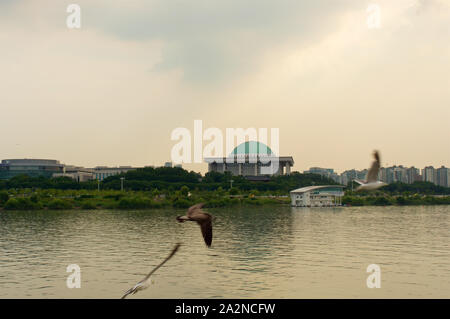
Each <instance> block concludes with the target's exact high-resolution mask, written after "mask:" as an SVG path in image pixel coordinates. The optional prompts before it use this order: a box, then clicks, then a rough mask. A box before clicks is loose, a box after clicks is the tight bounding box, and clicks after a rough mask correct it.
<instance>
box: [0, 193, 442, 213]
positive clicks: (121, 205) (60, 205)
mask: <svg viewBox="0 0 450 319" xmlns="http://www.w3.org/2000/svg"><path fill="white" fill-rule="evenodd" d="M200 202H204V203H206V205H205V206H206V207H232V206H263V205H285V206H289V205H290V198H289V197H288V196H287V195H285V196H273V195H270V194H261V193H258V192H257V191H253V192H248V193H246V194H239V195H232V194H230V192H228V191H225V190H223V189H219V190H216V191H192V192H191V191H189V189H187V188H182V189H181V190H179V191H175V192H166V193H160V192H159V191H157V190H153V191H151V192H150V191H147V192H146V191H113V190H110V191H89V190H29V189H25V190H11V191H9V192H0V210H38V209H49V210H63V209H64V210H69V209H85V210H95V209H153V208H188V207H190V206H191V205H194V204H196V203H200ZM342 204H343V205H344V206H391V205H395V206H404V205H450V196H436V195H420V194H414V195H387V194H377V195H370V194H365V195H354V194H351V195H345V196H344V197H343V198H342Z"/></svg>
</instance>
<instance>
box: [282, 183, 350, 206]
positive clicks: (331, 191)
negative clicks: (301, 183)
mask: <svg viewBox="0 0 450 319" xmlns="http://www.w3.org/2000/svg"><path fill="white" fill-rule="evenodd" d="M343 188H344V186H342V185H322V186H308V187H302V188H298V189H294V190H293V191H291V192H290V195H291V206H295V207H331V206H340V205H342V196H344V191H343Z"/></svg>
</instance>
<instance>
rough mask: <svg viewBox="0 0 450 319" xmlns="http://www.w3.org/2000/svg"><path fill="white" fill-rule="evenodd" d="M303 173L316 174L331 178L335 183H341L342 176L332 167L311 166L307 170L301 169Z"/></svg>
mask: <svg viewBox="0 0 450 319" xmlns="http://www.w3.org/2000/svg"><path fill="white" fill-rule="evenodd" d="M303 173H304V174H317V175H320V176H324V177H327V178H330V179H332V180H333V181H335V182H336V183H342V178H341V177H340V176H339V175H338V174H336V173H335V172H334V170H333V169H332V168H322V167H311V168H310V169H309V170H307V171H303Z"/></svg>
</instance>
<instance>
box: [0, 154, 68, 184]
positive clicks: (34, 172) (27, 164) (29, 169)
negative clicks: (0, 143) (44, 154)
mask: <svg viewBox="0 0 450 319" xmlns="http://www.w3.org/2000/svg"><path fill="white" fill-rule="evenodd" d="M63 168H64V165H63V164H61V163H60V162H59V161H57V160H50V159H27V158H24V159H6V160H2V162H1V164H0V179H9V178H11V177H14V176H17V175H28V176H31V177H37V176H44V177H52V176H53V174H55V173H62V172H63Z"/></svg>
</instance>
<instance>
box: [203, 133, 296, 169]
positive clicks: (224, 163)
mask: <svg viewBox="0 0 450 319" xmlns="http://www.w3.org/2000/svg"><path fill="white" fill-rule="evenodd" d="M276 161H278V167H277V169H275V168H276V164H275V163H276ZM205 162H206V163H208V172H219V173H225V172H230V173H231V174H232V175H235V176H238V175H239V176H246V177H250V178H251V177H255V176H269V175H284V174H286V175H289V174H290V173H291V167H292V166H293V165H294V159H293V158H292V156H277V155H276V154H274V153H273V152H272V150H271V149H270V148H269V147H268V146H267V145H265V144H263V143H260V142H255V141H249V142H245V143H242V144H240V145H238V146H237V147H235V148H234V150H233V151H232V152H231V153H230V154H229V155H228V157H210V158H205ZM271 165H273V166H272V167H273V168H274V171H272V172H270V171H271ZM265 170H267V172H266V171H265Z"/></svg>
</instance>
